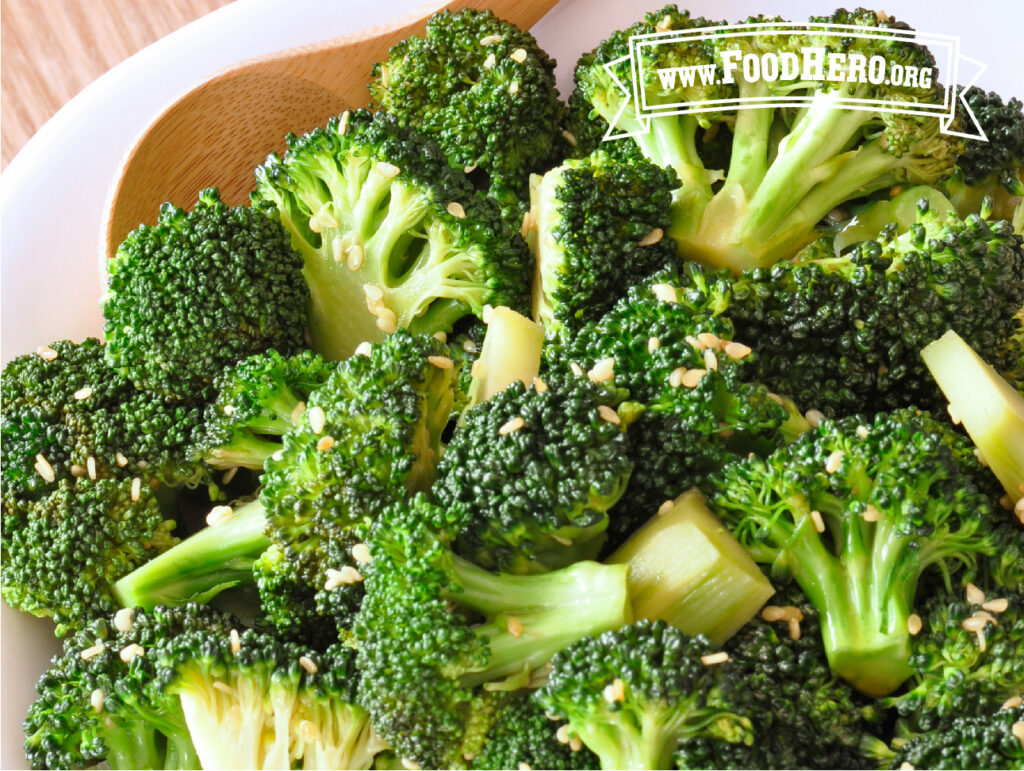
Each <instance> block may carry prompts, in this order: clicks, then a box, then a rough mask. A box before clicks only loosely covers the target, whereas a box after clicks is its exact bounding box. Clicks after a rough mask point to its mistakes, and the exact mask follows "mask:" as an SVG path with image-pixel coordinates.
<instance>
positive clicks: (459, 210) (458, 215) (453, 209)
mask: <svg viewBox="0 0 1024 771" xmlns="http://www.w3.org/2000/svg"><path fill="white" fill-rule="evenodd" d="M445 208H446V209H447V211H448V213H449V214H450V215H452V216H453V217H455V219H457V220H464V219H466V210H465V209H464V208H463V206H462V204H461V203H459V202H458V201H452V202H451V203H449V204H448V206H447V207H445Z"/></svg>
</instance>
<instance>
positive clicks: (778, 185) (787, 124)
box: [576, 6, 963, 273]
mask: <svg viewBox="0 0 1024 771" xmlns="http://www.w3.org/2000/svg"><path fill="white" fill-rule="evenodd" d="M750 21H752V22H772V21H779V20H775V19H765V18H760V17H759V18H754V19H751V20H750ZM713 24H714V22H709V21H707V20H705V19H691V18H690V17H689V15H688V14H686V13H684V12H680V11H679V10H678V9H677V8H675V7H674V6H668V7H666V8H664V9H662V10H661V11H656V12H652V13H650V14H648V15H647V17H646V19H645V21H643V22H640V23H638V24H635V25H633V26H632V27H630V28H629V29H627V30H623V31H620V32H617V33H615V34H614V35H613V36H612V37H611V38H609V39H608V40H606V41H605V42H604V43H602V45H601V46H600V47H599V48H598V49H597V50H596V51H594V52H592V53H590V54H587V55H585V56H584V57H583V58H582V59H581V60H580V62H579V64H578V65H577V68H576V84H577V90H578V91H580V92H582V99H579V100H577V102H576V104H577V105H580V104H581V103H582V106H580V107H578V108H577V109H582V108H587V109H589V110H590V115H592V116H593V117H594V119H598V120H600V121H601V122H603V123H608V124H614V125H615V126H616V127H617V128H618V129H620V130H625V131H632V130H636V129H637V128H640V120H639V119H638V117H637V115H636V114H635V112H634V108H633V106H632V101H631V96H627V95H625V94H623V93H622V91H621V89H620V88H618V86H617V85H616V84H615V82H614V80H613V78H611V77H610V76H609V75H608V73H607V72H606V71H605V69H604V65H605V64H606V63H608V62H611V61H614V60H616V59H619V58H621V57H622V56H624V55H625V54H627V53H628V45H629V43H628V41H629V38H630V36H632V35H636V34H645V33H646V34H656V33H665V32H667V31H669V30H680V29H681V30H685V29H693V28H697V27H702V26H708V25H713ZM811 24H812V26H813V25H817V24H847V25H849V24H854V25H858V26H869V27H876V28H878V29H879V30H880V31H884V30H886V29H907V26H906V25H905V24H903V23H900V22H896V21H893V20H891V19H885V20H882V19H880V18H879V17H878V16H877V15H876V14H875V13H874V12H873V11H866V10H863V9H859V10H856V11H853V12H848V11H845V10H839V11H836V12H835V13H833V14H832V15H831V16H828V17H818V18H812V19H811ZM818 32H819V33H820V45H822V46H824V47H827V48H829V50H830V51H833V52H842V53H844V54H846V55H847V57H849V58H848V59H847V61H848V62H852V61H853V58H854V57H861V61H867V60H868V59H869V58H870V57H871V56H874V55H880V56H884V57H885V58H886V60H887V61H892V62H899V63H900V64H902V65H904V66H908V67H910V66H912V67H916V68H918V69H920V68H923V67H929V68H934V64H935V62H934V59H933V57H932V55H931V54H930V53H929V51H928V50H927V49H926V48H924V47H923V46H920V45H914V44H911V43H907V42H905V41H902V40H899V39H896V38H892V39H889V38H885V37H880V38H877V39H872V40H869V39H866V38H853V37H845V38H843V37H840V36H839V35H837V34H835V33H828V32H826V30H825V29H824V28H821V29H820V30H818ZM806 39H807V38H806V35H805V34H790V33H788V32H787V30H786V28H785V27H781V28H779V30H778V31H777V32H775V33H774V34H771V35H758V36H754V37H748V38H743V37H740V38H737V37H734V36H725V35H721V36H715V35H709V36H708V37H707V38H705V39H703V40H699V41H689V42H682V43H679V44H676V45H658V46H649V47H647V48H648V50H647V52H646V53H645V56H646V59H647V61H645V67H644V70H643V71H644V73H645V74H646V75H647V77H648V78H649V82H645V83H643V84H641V85H642V87H643V88H644V89H645V92H646V93H647V95H648V101H649V102H650V103H654V104H657V103H658V102H659V101H668V102H672V103H675V102H678V101H679V100H680V99H686V101H699V100H714V99H721V98H729V97H739V98H742V99H747V100H756V99H772V98H776V99H781V100H786V99H793V98H795V97H797V96H801V97H808V98H809V99H810V101H809V102H808V103H807V104H806V105H805V106H804V107H802V108H800V109H799V110H798V111H796V113H795V114H794V115H793V116H789V117H788V119H787V116H785V115H784V113H783V112H782V109H783V108H771V107H763V108H759V109H754V110H740V111H738V112H737V113H736V115H735V119H734V120H731V121H730V128H731V131H732V150H731V153H730V155H729V159H728V168H727V169H726V170H724V171H725V174H724V182H723V183H722V184H721V186H716V185H715V183H716V181H717V180H718V179H720V178H721V176H722V171H721V170H718V169H708V168H706V167H705V165H704V161H703V159H702V158H701V156H700V153H699V152H698V150H697V147H698V135H699V133H698V132H699V130H700V129H707V130H710V129H711V128H712V126H713V125H716V124H717V123H720V122H722V120H723V119H722V118H721V117H720V116H717V117H715V116H713V117H706V116H700V115H696V116H695V115H688V116H682V117H680V118H675V117H668V116H666V117H659V118H658V119H656V120H653V121H652V122H651V130H650V131H649V132H648V133H645V134H640V135H639V136H638V137H636V138H635V139H634V141H636V143H637V144H638V145H639V147H640V149H641V151H642V152H643V153H644V155H645V156H646V157H647V158H648V159H649V160H651V161H653V162H654V163H656V164H658V165H659V166H671V167H672V168H673V169H675V171H676V173H677V174H678V176H679V179H680V180H681V182H682V186H681V187H680V188H679V190H678V191H677V193H676V203H675V206H674V207H673V223H672V227H671V229H670V231H669V234H670V235H671V236H672V237H673V239H675V241H676V244H677V246H678V248H679V253H680V254H681V255H682V256H684V257H688V258H690V259H700V260H702V261H705V262H708V263H710V264H712V265H715V266H725V267H728V268H730V269H731V270H732V271H733V272H735V273H739V272H741V271H742V270H745V269H750V268H756V267H768V266H770V265H772V264H773V263H775V262H776V261H777V260H779V259H782V258H785V257H789V256H791V255H793V254H794V253H795V252H796V251H798V250H799V249H800V248H801V247H802V246H804V245H806V244H807V243H809V242H810V241H812V240H814V239H815V238H816V231H815V229H816V226H817V224H818V222H819V221H820V220H821V219H823V218H824V217H825V215H826V214H828V213H829V212H830V211H832V210H833V209H834V208H835V207H837V206H838V205H840V204H842V203H843V202H845V201H848V200H850V199H853V198H858V197H861V196H864V195H867V194H869V193H871V192H873V191H876V190H881V189H885V188H888V187H890V186H892V185H896V184H907V183H909V184H931V183H933V182H936V181H938V180H939V179H941V178H943V177H945V176H947V175H948V174H949V173H950V172H951V171H952V169H953V165H954V163H955V161H956V157H957V155H958V154H959V153H960V151H961V149H962V147H963V144H962V142H961V141H960V140H959V139H957V138H956V137H951V136H947V135H944V134H942V133H941V132H940V130H939V120H938V119H937V118H935V117H921V116H907V115H894V114H888V113H885V112H881V111H876V110H871V109H862V110H848V109H837V108H836V105H837V103H838V101H839V100H840V99H875V100H880V101H885V100H888V99H898V100H906V99H917V100H920V101H928V102H936V101H942V99H941V94H942V91H941V87H940V86H939V85H938V84H937V83H931V84H929V85H928V86H921V87H918V88H903V89H896V88H894V87H892V86H888V85H873V84H870V83H868V82H865V83H857V82H855V80H856V79H851V80H850V81H846V82H835V81H833V80H827V79H825V78H824V77H822V78H821V79H819V80H815V79H812V80H801V81H798V82H792V81H784V80H782V79H778V80H775V81H769V80H767V79H764V78H759V79H756V80H755V81H753V82H748V81H747V80H746V79H745V78H740V77H737V78H735V80H736V83H735V84H732V85H730V84H727V82H726V81H727V79H726V78H725V77H719V78H716V79H715V82H714V83H711V84H704V83H703V82H702V81H699V80H698V81H697V82H695V83H694V84H690V85H681V86H676V87H669V86H668V85H667V84H665V83H664V82H662V81H661V79H660V77H659V75H658V70H659V69H661V68H665V67H677V66H680V65H683V66H685V65H701V64H705V63H708V62H711V61H714V62H715V63H716V64H717V65H718V68H719V70H720V71H722V72H726V71H728V69H729V67H728V63H729V60H732V62H733V65H735V63H736V62H738V61H739V60H740V57H741V56H742V55H744V54H755V55H761V54H762V53H787V52H792V53H795V54H796V55H797V56H800V49H801V47H802V46H804V45H805V44H806ZM848 66H849V65H848ZM622 75H623V76H624V77H625V78H626V81H624V82H628V79H629V73H628V72H624V73H622ZM620 79H621V78H620ZM719 81H720V82H719ZM623 108H624V109H623ZM620 110H622V111H623V112H622V114H621V115H619V112H620Z"/></svg>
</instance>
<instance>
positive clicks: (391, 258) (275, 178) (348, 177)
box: [253, 110, 533, 359]
mask: <svg viewBox="0 0 1024 771" xmlns="http://www.w3.org/2000/svg"><path fill="white" fill-rule="evenodd" d="M256 177H257V190H256V192H255V193H254V194H253V200H254V201H271V202H273V203H274V204H275V205H276V206H277V209H278V210H279V213H280V217H281V222H282V223H283V224H284V227H285V229H286V230H287V231H288V233H290V234H291V240H292V245H293V246H294V247H295V249H296V250H297V251H298V252H299V254H300V255H301V258H302V261H303V264H304V266H305V267H304V273H305V277H306V282H307V284H308V287H309V291H310V293H311V295H312V308H311V311H310V319H309V325H310V333H311V335H312V346H313V348H314V350H316V351H318V352H319V353H321V354H323V355H324V356H325V357H327V358H329V359H343V358H345V357H347V356H349V355H350V354H351V353H352V352H353V351H354V350H355V349H356V348H357V347H358V346H359V344H360V343H362V342H365V341H371V342H376V341H380V340H382V339H383V338H384V335H385V334H387V333H389V332H393V331H394V330H396V329H410V330H411V331H413V332H419V333H433V332H437V331H450V330H451V328H452V325H453V324H454V323H455V322H456V321H458V320H459V319H460V318H462V317H463V316H466V315H467V314H475V315H477V316H480V315H482V313H483V308H484V306H485V305H488V304H490V305H511V306H513V307H516V308H520V309H524V310H525V309H526V308H527V307H529V288H528V286H527V284H528V281H529V277H530V276H531V275H532V273H533V259H532V256H531V255H530V253H529V250H528V249H527V248H526V244H525V242H524V241H523V240H522V239H521V238H518V237H517V236H515V234H514V233H513V232H512V231H511V230H510V229H509V227H508V226H507V225H506V224H505V223H504V222H503V221H502V218H501V215H500V212H499V210H498V208H497V205H496V204H494V203H493V202H492V201H489V200H487V199H486V198H484V197H483V196H482V195H481V194H480V193H478V192H477V191H475V190H474V189H473V186H472V185H471V184H470V183H469V181H468V180H467V179H466V178H465V174H463V173H462V172H461V171H457V170H456V169H453V168H451V167H450V166H448V164H447V162H446V160H445V158H444V156H443V154H442V153H441V150H440V149H439V148H438V146H437V145H436V144H435V143H434V142H433V141H432V140H430V139H428V138H427V137H425V136H424V135H422V134H420V133H418V132H416V131H414V130H412V129H407V128H402V127H401V125H400V123H399V121H398V120H397V119H395V118H394V117H392V116H390V115H388V114H385V113H377V114H376V115H371V114H370V113H368V112H367V111H365V110H357V111H355V112H350V113H348V112H347V113H345V114H343V115H342V116H341V117H340V118H336V119H332V120H331V121H330V122H329V123H328V125H327V127H326V128H318V129H316V130H314V131H312V132H311V133H309V134H306V135H305V136H302V137H295V136H290V137H289V138H288V151H287V152H286V153H285V155H284V157H283V158H279V157H277V156H276V155H271V156H270V157H269V158H268V159H267V161H266V163H264V164H263V165H262V166H261V167H260V168H259V169H257V171H256ZM282 353H284V351H282Z"/></svg>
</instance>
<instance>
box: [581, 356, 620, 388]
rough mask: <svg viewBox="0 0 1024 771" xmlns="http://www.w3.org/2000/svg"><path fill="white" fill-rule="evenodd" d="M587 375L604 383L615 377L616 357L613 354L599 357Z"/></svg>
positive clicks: (594, 380) (596, 381)
mask: <svg viewBox="0 0 1024 771" xmlns="http://www.w3.org/2000/svg"><path fill="white" fill-rule="evenodd" d="M587 377H588V378H590V379H591V380H592V381H593V382H595V383H604V382H606V381H608V380H611V379H612V378H614V377H615V359H614V358H613V357H611V356H609V357H607V358H605V359H598V360H597V361H596V362H594V366H593V367H591V368H590V371H589V372H588V373H587Z"/></svg>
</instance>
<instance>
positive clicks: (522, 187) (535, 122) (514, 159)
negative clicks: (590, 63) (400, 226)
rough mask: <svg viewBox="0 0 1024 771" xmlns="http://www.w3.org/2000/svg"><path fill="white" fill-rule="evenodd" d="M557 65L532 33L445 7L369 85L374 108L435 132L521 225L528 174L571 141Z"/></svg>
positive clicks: (453, 158) (455, 162)
mask: <svg viewBox="0 0 1024 771" xmlns="http://www.w3.org/2000/svg"><path fill="white" fill-rule="evenodd" d="M554 70H555V61H554V59H552V58H551V57H550V56H548V55H547V54H546V53H544V51H543V50H542V49H541V48H540V46H539V45H538V44H537V41H536V40H535V39H534V37H533V35H532V34H530V33H529V32H528V31H526V30H523V29H519V28H518V27H516V26H515V25H513V24H510V23H509V22H506V21H503V20H501V19H499V18H498V17H496V16H495V15H494V14H493V13H491V12H490V11H478V10H474V9H463V10H460V11H456V12H455V13H451V12H449V11H442V12H441V13H437V14H435V15H433V16H431V17H430V19H428V21H427V29H426V33H425V34H424V36H423V37H410V38H408V39H406V40H403V41H401V42H400V43H398V44H396V45H395V46H393V47H392V48H391V51H390V52H389V54H388V59H387V61H384V62H380V63H378V64H377V65H375V66H374V68H373V76H372V79H371V80H370V84H369V88H370V95H371V97H372V99H373V104H374V107H376V108H379V109H381V110H385V111H387V112H388V113H390V114H391V115H394V116H395V118H396V119H397V120H398V122H399V123H400V124H401V125H403V126H412V127H415V128H417V129H419V130H420V131H422V132H423V133H424V134H427V135H428V136H430V137H431V138H432V139H433V140H434V141H436V142H437V143H438V144H439V145H440V146H441V150H442V151H443V152H444V154H445V156H447V158H448V161H449V163H451V165H452V166H454V167H456V168H458V169H459V170H460V172H461V173H465V174H466V175H467V177H468V178H469V179H470V180H472V181H473V182H474V183H475V184H476V185H477V186H478V187H479V188H481V189H483V190H485V191H487V192H488V194H489V195H490V196H491V197H493V198H494V199H495V200H497V201H499V202H500V203H501V204H502V205H503V207H504V208H506V210H508V211H507V214H508V216H509V217H510V218H511V217H513V216H514V217H515V218H516V224H518V218H519V217H521V216H522V213H523V209H524V208H525V206H524V204H525V203H526V201H527V181H528V178H529V175H530V174H531V173H532V172H542V171H544V170H545V169H546V168H548V166H549V165H550V164H552V163H556V162H557V161H558V159H560V158H561V157H562V156H563V155H564V150H565V147H566V142H565V139H564V138H563V136H562V135H561V133H560V132H559V121H560V119H561V116H562V112H563V109H564V108H563V106H562V103H561V101H560V100H559V98H558V89H557V88H556V86H555V75H554Z"/></svg>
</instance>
